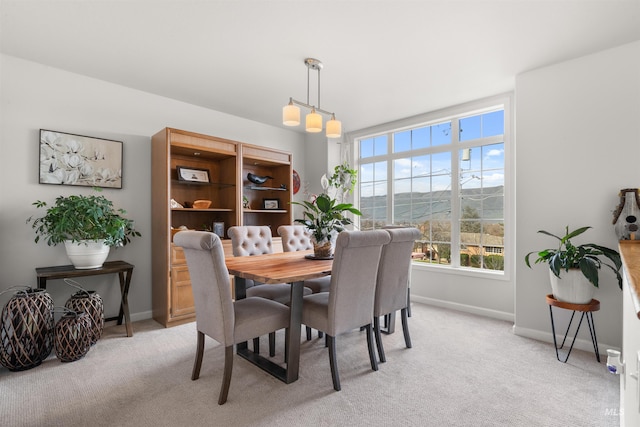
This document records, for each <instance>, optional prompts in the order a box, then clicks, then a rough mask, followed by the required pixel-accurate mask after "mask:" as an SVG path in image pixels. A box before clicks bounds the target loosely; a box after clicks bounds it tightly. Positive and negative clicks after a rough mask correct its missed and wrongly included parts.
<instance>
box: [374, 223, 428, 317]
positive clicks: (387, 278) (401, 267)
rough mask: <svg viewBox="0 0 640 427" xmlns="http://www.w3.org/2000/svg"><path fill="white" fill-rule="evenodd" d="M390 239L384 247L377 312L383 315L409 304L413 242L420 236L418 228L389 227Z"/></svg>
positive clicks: (375, 307)
mask: <svg viewBox="0 0 640 427" xmlns="http://www.w3.org/2000/svg"><path fill="white" fill-rule="evenodd" d="M384 231H386V232H387V233H389V236H390V238H391V241H390V242H389V243H387V244H386V245H384V246H383V247H382V254H381V255H380V264H379V267H378V279H377V285H376V294H375V295H376V298H375V306H374V310H373V314H374V316H382V315H385V314H388V313H391V312H393V311H395V310H400V309H403V308H406V307H407V290H408V287H409V269H410V268H411V253H412V252H413V245H414V243H415V241H416V240H417V239H418V238H419V237H420V231H419V230H418V229H417V228H413V227H407V228H395V227H394V228H386V227H385V230H384Z"/></svg>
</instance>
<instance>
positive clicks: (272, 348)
mask: <svg viewBox="0 0 640 427" xmlns="http://www.w3.org/2000/svg"><path fill="white" fill-rule="evenodd" d="M275 355H276V333H275V332H269V356H271V357H273V356H275Z"/></svg>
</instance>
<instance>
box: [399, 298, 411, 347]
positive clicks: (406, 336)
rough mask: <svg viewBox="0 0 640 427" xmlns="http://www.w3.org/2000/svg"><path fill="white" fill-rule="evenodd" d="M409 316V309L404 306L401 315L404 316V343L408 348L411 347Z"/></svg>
mask: <svg viewBox="0 0 640 427" xmlns="http://www.w3.org/2000/svg"><path fill="white" fill-rule="evenodd" d="M408 316H409V310H408V309H407V308H403V309H402V310H400V317H401V318H402V332H403V333H404V343H405V344H406V346H407V348H411V337H410V336H409V321H408V319H407V317H408Z"/></svg>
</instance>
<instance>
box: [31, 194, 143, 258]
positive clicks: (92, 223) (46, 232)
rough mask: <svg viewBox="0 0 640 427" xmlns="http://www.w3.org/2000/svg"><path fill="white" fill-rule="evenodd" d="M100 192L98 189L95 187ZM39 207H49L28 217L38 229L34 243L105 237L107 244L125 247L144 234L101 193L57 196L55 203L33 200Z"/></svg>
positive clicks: (122, 210)
mask: <svg viewBox="0 0 640 427" xmlns="http://www.w3.org/2000/svg"><path fill="white" fill-rule="evenodd" d="M94 190H96V191H100V189H99V188H94ZM33 205H35V206H36V207H38V208H46V212H45V214H44V216H41V217H38V218H34V217H33V216H31V217H29V218H28V219H27V223H31V226H32V228H33V229H34V230H35V232H36V237H35V242H36V243H38V242H39V241H40V239H41V238H42V239H44V240H45V241H46V242H47V244H48V245H49V246H55V245H57V244H59V243H64V241H65V240H71V241H73V242H79V241H82V240H101V239H104V241H105V244H106V245H108V246H124V245H126V244H127V243H129V242H130V241H131V237H139V236H140V235H141V234H140V232H138V231H137V230H136V229H135V228H134V223H133V221H132V220H130V219H127V218H125V217H124V216H123V215H125V214H126V213H127V212H126V211H125V210H124V209H116V208H114V207H113V203H112V202H111V201H110V200H108V199H106V198H105V197H104V196H102V195H99V196H98V195H90V196H83V195H72V196H67V197H65V196H58V197H57V198H56V200H55V203H54V204H53V206H48V205H47V203H46V202H43V201H40V200H38V201H36V202H34V203H33Z"/></svg>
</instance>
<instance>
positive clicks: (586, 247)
mask: <svg viewBox="0 0 640 427" xmlns="http://www.w3.org/2000/svg"><path fill="white" fill-rule="evenodd" d="M590 228H591V227H580V228H578V229H576V230H573V231H571V232H569V227H568V226H567V227H566V228H565V235H564V236H563V237H559V236H556V235H555V234H552V233H549V232H548V231H544V230H539V231H538V233H542V234H546V235H547V236H551V237H553V238H555V239H557V240H558V242H559V245H558V247H557V248H555V249H543V250H541V251H533V252H529V253H528V254H527V255H526V256H525V257H524V261H525V263H526V264H527V266H528V267H529V268H531V264H530V261H529V257H530V256H531V255H532V254H534V253H537V256H538V257H537V258H536V260H535V264H538V263H543V262H546V263H548V264H549V271H550V273H549V276H550V278H551V288H552V291H553V295H554V297H555V298H556V299H557V300H558V301H565V302H570V303H575V304H586V303H588V302H590V301H591V299H592V298H593V294H594V293H595V289H596V288H597V287H598V286H599V270H600V268H601V267H602V266H607V267H608V268H610V269H611V270H612V271H613V272H614V273H615V275H616V278H617V279H618V286H619V287H620V289H622V275H621V274H620V268H621V267H622V260H621V259H620V254H619V253H618V251H616V250H614V249H610V248H607V247H604V246H600V245H596V244H595V243H585V244H582V245H578V246H575V245H573V244H572V243H571V241H570V239H572V238H574V237H576V236H579V235H580V234H582V233H584V232H585V231H587V230H588V229H590ZM561 274H562V276H563V277H562V278H561V277H560V276H561Z"/></svg>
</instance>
